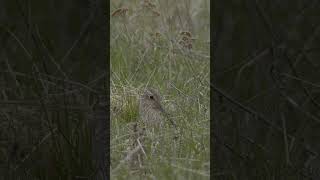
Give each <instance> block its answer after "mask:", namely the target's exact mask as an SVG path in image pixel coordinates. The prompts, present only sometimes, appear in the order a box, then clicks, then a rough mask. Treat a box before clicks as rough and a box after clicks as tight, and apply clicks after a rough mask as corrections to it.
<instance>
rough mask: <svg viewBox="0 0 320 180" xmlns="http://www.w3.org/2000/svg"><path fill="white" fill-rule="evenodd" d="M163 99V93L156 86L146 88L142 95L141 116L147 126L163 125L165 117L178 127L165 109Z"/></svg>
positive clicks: (156, 126)
mask: <svg viewBox="0 0 320 180" xmlns="http://www.w3.org/2000/svg"><path fill="white" fill-rule="evenodd" d="M161 101H162V98H161V95H160V94H159V92H158V91H157V90H156V89H154V88H146V89H145V91H144V92H143V94H142V95H141V96H140V102H139V116H140V121H141V123H143V124H144V126H145V128H149V129H150V128H158V127H162V126H163V123H164V120H165V119H168V120H170V122H171V124H172V125H173V126H174V127H175V128H176V124H175V123H174V122H173V121H172V119H171V118H169V114H168V113H167V112H166V111H165V110H164V108H163V106H162V104H161Z"/></svg>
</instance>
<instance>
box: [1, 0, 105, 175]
mask: <svg viewBox="0 0 320 180" xmlns="http://www.w3.org/2000/svg"><path fill="white" fill-rule="evenodd" d="M102 2H103V1H86V0H83V1H78V0H77V1H28V0H27V1H20V0H17V1H9V0H4V1H0V12H1V16H0V46H1V48H0V179H8V180H11V179H12V180H16V179H55V180H56V179H70V180H71V179H72V180H74V179H83V178H85V179H106V176H107V175H106V173H107V172H108V170H107V169H106V168H105V166H106V164H107V163H106V156H107V143H106V142H105V141H107V138H106V133H107V127H108V126H107V108H106V107H107V105H104V102H105V101H106V100H105V95H106V94H107V86H106V82H107V79H106V78H105V77H106V72H107V68H106V63H107V59H106V45H107V39H106V38H105V37H106V35H107V34H106V33H107V31H106V30H107V26H106V18H107V16H105V15H104V14H103V13H104V12H105V8H106V6H105V4H104V3H102Z"/></svg>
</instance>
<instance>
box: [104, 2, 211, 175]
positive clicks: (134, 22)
mask: <svg viewBox="0 0 320 180" xmlns="http://www.w3.org/2000/svg"><path fill="white" fill-rule="evenodd" d="M111 12H113V13H112V14H111V21H110V23H111V38H110V39H111V42H110V48H111V49H110V53H111V54H110V61H111V84H110V86H111V168H110V171H111V178H112V179H128V178H130V179H141V178H151V179H154V178H156V179H209V174H210V173H209V169H210V168H209V166H210V161H209V159H210V148H209V144H210V143H209V124H210V123H209V119H210V118H209V106H210V104H209V94H210V93H209V71H210V69H209V63H210V62H209V59H210V58H209V57H210V54H209V47H210V45H209V43H210V42H209V39H210V37H209V31H210V29H209V24H210V22H209V0H204V1H190V0H185V1H166V0H164V1H116V0H113V1H111ZM145 86H152V87H154V88H157V89H158V90H159V91H160V93H161V95H162V96H163V105H164V108H165V109H166V110H167V111H168V112H169V114H170V116H171V117H172V118H173V120H174V121H175V122H176V124H177V126H178V129H179V131H178V132H179V133H178V139H176V140H175V139H174V138H173V137H174V136H175V135H176V134H175V133H176V132H175V131H174V129H173V128H172V127H171V126H170V125H169V124H167V125H166V126H165V128H163V129H162V130H161V131H160V132H159V133H157V134H154V136H155V137H156V138H157V139H158V142H159V143H158V144H157V145H156V147H152V146H151V143H149V144H146V148H147V150H150V149H152V148H154V149H156V153H155V154H153V155H151V154H150V153H147V157H146V158H145V160H144V166H143V168H141V169H143V170H141V169H140V170H138V171H136V170H133V169H131V168H130V167H129V163H128V161H126V156H127V154H128V153H129V152H131V151H132V147H131V141H130V139H131V137H132V134H133V132H132V126H131V125H132V123H134V122H135V121H138V120H139V114H138V97H139V94H140V93H141V91H142V89H143V88H144V87H145ZM151 141H152V140H151Z"/></svg>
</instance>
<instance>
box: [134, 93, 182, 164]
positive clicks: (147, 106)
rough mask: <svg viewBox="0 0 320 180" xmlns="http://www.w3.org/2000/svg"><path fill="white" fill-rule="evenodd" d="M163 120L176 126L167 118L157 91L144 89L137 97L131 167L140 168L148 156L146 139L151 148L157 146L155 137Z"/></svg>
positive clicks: (167, 115)
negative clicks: (137, 113)
mask: <svg viewBox="0 0 320 180" xmlns="http://www.w3.org/2000/svg"><path fill="white" fill-rule="evenodd" d="M165 119H169V120H170V122H171V123H172V125H174V127H175V128H176V124H175V123H174V122H173V121H172V120H171V119H170V118H169V114H168V113H167V112H166V111H165V110H164V108H163V106H162V97H161V95H160V93H159V92H158V90H156V89H154V88H145V90H144V91H143V93H142V94H141V95H140V96H139V117H138V119H137V122H136V123H135V124H134V126H133V131H134V134H135V136H134V137H133V144H132V147H133V148H132V149H133V150H132V151H131V152H135V153H131V156H132V158H131V160H132V161H131V166H132V167H138V166H140V167H142V166H143V161H144V159H145V157H146V156H148V155H150V152H149V153H148V151H147V150H146V143H147V142H146V140H147V139H149V140H151V144H152V146H153V147H155V146H157V144H158V143H159V142H158V138H157V136H158V135H159V130H161V129H163V128H161V127H163V125H164V122H165ZM146 138H147V139H146ZM137 147H140V148H137ZM152 149H154V148H152ZM152 151H153V150H152ZM151 154H153V153H151Z"/></svg>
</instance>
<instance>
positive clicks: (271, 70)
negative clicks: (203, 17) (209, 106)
mask: <svg viewBox="0 0 320 180" xmlns="http://www.w3.org/2000/svg"><path fill="white" fill-rule="evenodd" d="M215 2H216V3H215V4H214V5H213V7H214V8H213V9H212V10H211V11H212V12H213V19H212V22H213V26H214V29H213V31H214V34H213V36H214V42H213V48H214V51H213V55H212V56H213V69H212V72H213V76H212V78H213V86H212V88H213V95H214V104H213V105H214V112H213V114H214V127H215V128H214V130H213V133H214V147H215V148H214V160H213V162H212V163H213V164H212V165H213V166H214V172H212V175H213V176H214V178H216V179H292V180H298V179H319V178H320V157H319V152H320V146H319V145H320V144H319V137H320V136H319V133H318V132H319V128H320V126H319V125H320V111H319V110H320V106H319V105H320V93H319V92H320V91H319V87H320V79H319V77H320V74H319V68H320V67H319V66H320V63H319V55H320V54H319V52H320V51H319V48H320V47H319V38H320V26H319V25H320V24H319V23H320V19H319V15H320V12H319V6H320V4H319V1H317V0H306V1H301V0H292V1H291V0H290V1H288V0H276V1H266V0H245V1H242V0H232V1H219V2H217V1H215Z"/></svg>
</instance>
